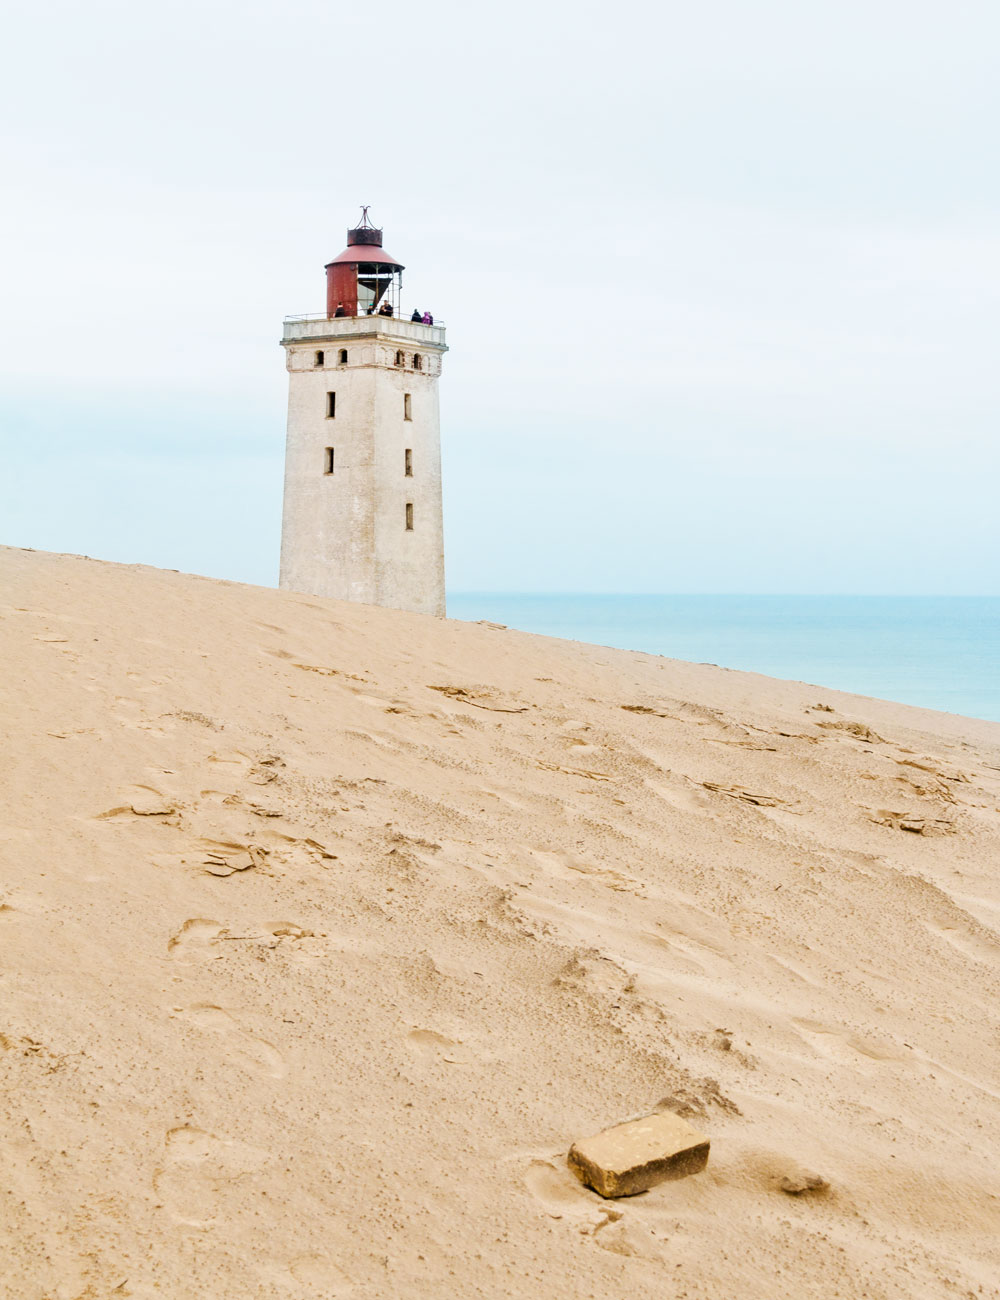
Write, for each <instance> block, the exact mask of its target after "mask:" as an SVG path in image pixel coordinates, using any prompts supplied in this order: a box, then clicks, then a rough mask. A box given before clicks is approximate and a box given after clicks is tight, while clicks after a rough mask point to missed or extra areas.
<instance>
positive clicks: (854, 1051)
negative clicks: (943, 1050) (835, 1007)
mask: <svg viewBox="0 0 1000 1300" xmlns="http://www.w3.org/2000/svg"><path fill="white" fill-rule="evenodd" d="M792 1024H793V1025H794V1026H795V1028H796V1029H797V1030H798V1031H799V1034H800V1035H801V1037H802V1039H803V1041H804V1042H806V1043H808V1044H809V1046H810V1047H812V1048H813V1050H814V1051H816V1052H817V1053H818V1054H819V1055H820V1056H826V1057H828V1058H831V1059H833V1060H836V1061H844V1062H846V1063H847V1064H851V1065H855V1066H857V1065H858V1064H859V1061H858V1057H867V1059H868V1060H870V1061H878V1062H879V1063H880V1064H883V1063H886V1062H893V1061H904V1060H906V1057H905V1056H904V1054H903V1053H901V1052H900V1051H899V1050H898V1049H897V1048H896V1047H894V1046H893V1045H892V1044H891V1043H889V1042H887V1041H885V1040H882V1039H877V1038H874V1037H867V1038H863V1037H862V1036H861V1035H860V1034H854V1033H851V1032H850V1031H849V1030H844V1029H838V1028H836V1027H834V1026H832V1025H826V1024H823V1022H822V1021H820V1020H807V1019H804V1018H802V1017H798V1018H795V1019H793V1020H792Z"/></svg>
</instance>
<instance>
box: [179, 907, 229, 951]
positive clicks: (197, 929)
mask: <svg viewBox="0 0 1000 1300" xmlns="http://www.w3.org/2000/svg"><path fill="white" fill-rule="evenodd" d="M226 933H227V931H226V930H225V928H224V927H223V926H221V925H220V924H219V923H218V921H209V920H207V919H206V918H205V917H203V916H194V917H192V918H191V920H190V921H185V922H184V924H183V925H182V926H181V928H180V929H179V930H178V931H177V933H176V934H174V935H172V936H171V937H170V939H169V940H168V941H167V952H168V953H169V955H170V956H171V957H174V958H176V959H177V960H178V961H183V962H195V961H203V960H205V959H206V958H207V959H209V960H214V959H216V958H218V957H221V956H222V953H221V951H219V950H218V949H216V951H215V952H213V951H212V948H213V946H214V945H215V944H216V941H217V940H218V939H219V937H220V936H221V935H223V934H226Z"/></svg>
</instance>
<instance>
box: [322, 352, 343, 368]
mask: <svg viewBox="0 0 1000 1300" xmlns="http://www.w3.org/2000/svg"><path fill="white" fill-rule="evenodd" d="M322 355H323V354H322V352H321V353H320V356H322ZM340 364H341V365H342V366H346V365H347V349H346V348H341V349H340Z"/></svg>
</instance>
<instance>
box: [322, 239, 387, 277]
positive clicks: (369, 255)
mask: <svg viewBox="0 0 1000 1300" xmlns="http://www.w3.org/2000/svg"><path fill="white" fill-rule="evenodd" d="M338 262H349V263H354V264H355V265H357V264H358V263H360V262H380V263H381V264H382V265H383V266H393V267H395V268H396V270H397V271H402V270H404V267H403V263H402V262H397V261H396V259H395V258H394V257H393V256H392V255H391V254H390V253H387V252H386V251H385V249H384V248H379V247H378V245H377V244H348V246H347V247H346V248H345V249H344V251H343V252H342V253H339V254H338V255H337V256H336V257H335V258H334V259H333V261H331V262H327V266H334V265H336V264H337V263H338Z"/></svg>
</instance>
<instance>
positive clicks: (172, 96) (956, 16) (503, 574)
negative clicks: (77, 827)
mask: <svg viewBox="0 0 1000 1300" xmlns="http://www.w3.org/2000/svg"><path fill="white" fill-rule="evenodd" d="M998 46H1000V11H998V10H997V9H996V6H995V4H991V3H987V2H986V0H983V2H981V3H980V2H979V0H972V2H965V3H963V2H962V0H948V2H947V3H945V2H944V0H942V2H941V3H927V2H924V3H921V2H920V0H907V2H906V3H902V2H899V0H863V2H861V0H845V2H842V3H836V4H833V3H826V4H824V3H803V0H761V2H759V3H755V4H749V3H746V0H715V2H714V3H713V2H712V0H702V2H701V3H699V4H697V5H694V4H691V3H690V0H686V2H685V3H684V4H678V3H673V2H672V0H670V2H668V3H657V4H645V3H635V2H634V0H632V2H630V0H625V2H624V3H619V4H614V5H610V4H606V3H605V4H600V5H597V4H592V3H576V4H574V5H569V4H560V5H555V4H551V3H546V2H545V0H536V2H535V3H531V4H528V3H522V2H521V0H512V2H511V3H505V4H504V5H502V6H499V5H498V6H491V7H488V8H487V7H481V6H476V5H471V4H468V3H454V2H453V0H442V2H439V3H435V4H434V5H422V4H416V3H406V4H403V3H398V2H397V0H383V2H381V3H378V4H363V3H359V2H358V0H353V2H352V3H349V4H348V3H318V0H297V3H295V4H278V3H276V2H274V0H256V2H255V0H241V2H240V3H239V4H236V3H228V2H223V0H199V3H191V2H190V0H173V2H172V3H171V4H169V5H166V4H163V5H158V6H156V7H153V6H148V5H142V4H136V3H135V0H130V3H127V4H126V3H103V2H102V0H96V2H95V3H89V4H87V5H85V6H84V5H80V4H78V3H72V4H71V3H67V2H66V0H53V2H52V3H48V4H46V5H44V6H31V7H28V6H21V7H19V9H17V10H16V11H14V12H11V13H10V14H9V15H8V17H7V19H6V20H5V38H4V49H3V52H2V53H0V97H2V99H3V101H4V108H5V110H6V111H5V112H4V115H3V121H4V125H3V128H2V136H0V140H2V157H0V163H2V173H0V175H2V178H3V182H4V188H5V190H6V196H5V200H4V202H3V204H2V206H0V248H2V260H3V272H4V273H3V294H2V302H3V308H4V309H3V314H2V326H0V328H2V340H0V342H2V347H0V429H2V430H3V435H4V447H5V456H4V459H5V466H6V472H5V473H4V475H3V478H2V483H0V541H2V542H5V543H9V544H12V545H17V546H33V547H37V548H40V549H46V550H63V551H73V552H80V553H85V554H90V555H94V556H98V557H100V558H104V559H113V560H125V561H141V562H144V563H149V564H155V565H160V566H163V567H168V568H179V569H183V570H188V571H193V572H197V573H204V574H208V575H210V576H214V577H224V578H235V579H239V580H241V581H249V582H257V583H262V584H265V585H271V584H273V583H275V582H276V580H277V561H278V539H279V530H280V518H281V487H282V462H283V453H284V422H285V390H286V373H285V370H284V355H283V352H282V350H281V349H280V347H279V346H278V339H279V338H280V335H281V320H282V317H283V316H284V315H286V314H290V313H298V312H307V311H319V310H321V308H322V305H323V302H324V279H323V265H324V263H325V262H327V261H329V260H330V258H331V257H333V256H335V255H336V254H337V253H338V252H340V250H341V249H342V248H343V246H344V244H345V231H346V228H347V226H348V225H349V224H353V223H354V220H355V219H356V217H357V215H358V212H359V205H360V204H362V203H369V204H371V206H372V217H373V218H374V219H375V221H376V222H377V224H379V225H381V226H383V227H384V230H385V244H386V247H387V248H388V249H389V250H391V252H392V253H393V254H394V255H395V256H397V257H398V258H399V259H400V260H401V261H402V262H404V263H405V264H406V268H407V270H406V273H405V275H404V299H405V301H406V302H407V303H408V304H409V305H419V306H420V307H421V308H424V307H428V308H430V310H431V311H433V312H434V314H435V316H436V317H438V318H439V319H442V320H443V321H444V322H445V323H446V324H447V326H448V343H449V346H450V348H451V352H450V353H449V354H448V356H447V357H446V358H445V370H444V375H443V377H442V380H441V397H442V439H443V454H444V473H445V529H446V551H447V562H448V585H449V587H450V588H451V589H452V590H456V591H458V590H469V589H479V590H507V591H559V590H566V591H569V590H572V591H593V592H600V591H607V592H781V593H784V592H788V593H792V592H818V593H822V592H857V593H865V592H876V593H882V592H885V593H940V594H951V593H955V594H1000V576H998V575H1000V564H998V560H1000V544H998V540H997V537H998V528H997V515H998V510H997V504H996V496H997V485H998V481H1000V450H998V445H1000V441H998V438H997V424H998V412H1000V380H998V365H997V335H998V329H997V314H998V301H1000V231H998V227H1000V223H998V217H1000V170H998V166H997V144H996V125H997V121H998V120H1000V104H998V99H1000V95H998V91H997V81H998V79H997V74H996V68H995V61H996V50H997V48H998Z"/></svg>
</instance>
